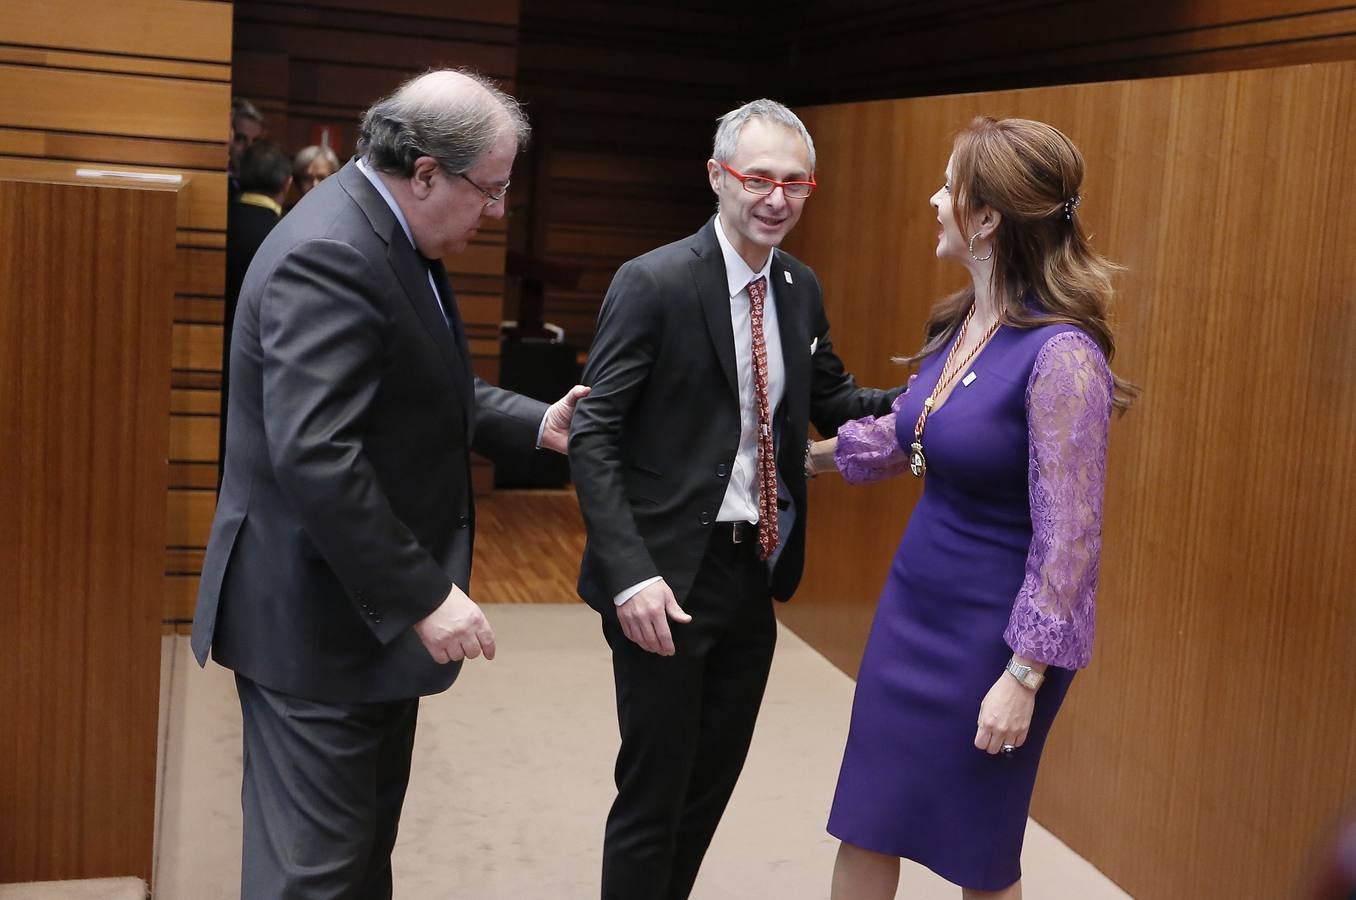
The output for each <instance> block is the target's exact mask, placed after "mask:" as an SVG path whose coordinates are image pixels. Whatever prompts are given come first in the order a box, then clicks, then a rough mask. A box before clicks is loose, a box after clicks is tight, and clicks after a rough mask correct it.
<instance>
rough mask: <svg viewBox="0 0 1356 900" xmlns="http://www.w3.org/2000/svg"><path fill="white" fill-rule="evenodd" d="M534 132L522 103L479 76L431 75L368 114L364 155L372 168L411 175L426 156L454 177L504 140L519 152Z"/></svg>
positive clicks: (447, 72)
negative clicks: (434, 160)
mask: <svg viewBox="0 0 1356 900" xmlns="http://www.w3.org/2000/svg"><path fill="white" fill-rule="evenodd" d="M529 133H530V128H529V126H528V124H527V119H526V118H525V117H524V116H523V113H522V110H521V109H520V108H519V106H518V101H516V100H514V99H513V98H512V97H510V96H509V95H508V94H506V93H504V92H503V91H501V90H499V88H497V87H495V86H494V84H493V83H492V82H490V81H489V80H488V79H485V78H483V77H481V76H480V75H477V74H475V73H473V72H467V71H458V70H453V69H439V70H435V71H432V72H425V73H424V74H423V75H419V76H417V77H415V78H412V79H410V80H409V81H407V82H405V83H404V84H402V85H401V86H400V87H399V88H397V89H396V91H395V93H393V94H391V95H390V96H388V97H383V98H382V99H381V100H378V101H377V102H376V103H374V104H373V105H372V108H371V109H369V110H368V111H367V113H366V114H365V115H364V116H363V123H362V127H361V129H360V131H359V136H358V152H359V153H360V154H362V155H364V156H365V157H366V158H367V162H368V164H369V165H370V166H372V168H374V169H376V170H378V171H381V172H386V173H387V174H391V175H399V176H402V177H409V176H411V175H412V174H413V173H414V167H415V162H416V161H417V160H418V159H419V158H420V157H425V156H427V157H432V158H433V159H436V160H437V161H438V163H439V165H440V166H442V167H443V168H444V169H445V170H446V171H448V172H452V173H464V172H467V171H469V170H470V169H472V168H473V167H474V166H475V165H476V163H477V162H478V161H479V160H480V159H481V157H483V156H484V154H485V153H486V152H487V151H488V150H489V149H490V148H491V147H493V146H494V145H495V144H496V143H497V142H498V141H499V140H500V139H501V138H504V137H505V136H511V137H512V139H513V141H514V143H515V145H516V146H517V148H519V149H521V148H522V147H523V145H525V144H526V143H527V138H528V135H529Z"/></svg>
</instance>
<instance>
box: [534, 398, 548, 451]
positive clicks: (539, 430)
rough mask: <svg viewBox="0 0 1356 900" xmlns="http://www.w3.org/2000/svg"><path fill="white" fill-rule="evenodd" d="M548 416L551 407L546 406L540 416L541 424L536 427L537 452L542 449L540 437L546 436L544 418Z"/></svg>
mask: <svg viewBox="0 0 1356 900" xmlns="http://www.w3.org/2000/svg"><path fill="white" fill-rule="evenodd" d="M550 414H551V407H549V406H548V407H547V408H546V412H544V413H542V415H541V423H540V424H539V425H537V449H538V450H540V449H542V446H541V439H542V435H544V434H546V417H547V416H549V415H550Z"/></svg>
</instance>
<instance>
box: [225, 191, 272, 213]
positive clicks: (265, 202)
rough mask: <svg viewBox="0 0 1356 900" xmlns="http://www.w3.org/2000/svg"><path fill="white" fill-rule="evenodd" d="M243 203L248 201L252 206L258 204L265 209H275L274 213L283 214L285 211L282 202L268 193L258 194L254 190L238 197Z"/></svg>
mask: <svg viewBox="0 0 1356 900" xmlns="http://www.w3.org/2000/svg"><path fill="white" fill-rule="evenodd" d="M235 199H237V200H239V201H240V202H241V203H247V204H249V205H250V206H258V207H261V208H263V209H268V210H272V211H273V215H275V216H281V215H282V213H283V209H282V204H280V203H278V201H277V200H274V199H273V198H272V197H270V196H268V195H267V194H256V193H255V192H254V191H245V193H243V194H241V195H240V196H238V197H236V198H235Z"/></svg>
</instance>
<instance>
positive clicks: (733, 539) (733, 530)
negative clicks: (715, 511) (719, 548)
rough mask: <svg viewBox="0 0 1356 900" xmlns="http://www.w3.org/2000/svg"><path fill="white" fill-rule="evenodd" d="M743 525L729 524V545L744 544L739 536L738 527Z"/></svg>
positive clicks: (737, 523)
mask: <svg viewBox="0 0 1356 900" xmlns="http://www.w3.org/2000/svg"><path fill="white" fill-rule="evenodd" d="M743 524H744V523H743V522H731V523H730V543H732V544H742V543H744V539H743V538H742V537H740V535H739V529H740V526H742V525H743Z"/></svg>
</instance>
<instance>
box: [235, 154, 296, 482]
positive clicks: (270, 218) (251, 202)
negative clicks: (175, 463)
mask: <svg viewBox="0 0 1356 900" xmlns="http://www.w3.org/2000/svg"><path fill="white" fill-rule="evenodd" d="M239 170H240V171H239V174H240V193H239V194H236V195H235V196H233V197H232V198H231V202H230V204H229V205H228V206H227V207H226V309H225V315H224V316H223V319H222V321H223V324H224V325H225V327H224V328H223V329H222V332H221V335H222V340H221V427H220V429H219V432H218V442H217V449H218V453H217V459H218V460H221V459H223V458H224V457H225V454H226V412H227V410H228V409H229V399H230V397H229V393H230V372H231V323H232V322H234V321H235V308H236V305H237V304H238V303H239V301H240V285H241V284H243V283H244V281H245V272H247V271H248V270H249V267H250V261H251V260H253V259H254V254H255V253H257V252H259V245H260V244H262V243H263V242H264V238H266V237H268V233H269V232H270V231H272V230H273V226H274V225H277V224H278V220H279V219H280V218H282V212H283V208H282V202H283V198H284V197H285V196H287V189H288V188H289V187H290V186H291V185H292V164H291V163H290V162H289V161H288V159H287V154H286V153H283V151H282V148H281V147H279V146H278V145H277V144H275V143H273V142H272V141H255V142H253V143H252V144H250V145H249V146H248V147H246V148H245V149H244V152H242V153H241V154H240V161H239ZM221 471H222V470H218V476H217V478H218V481H217V485H218V487H220V484H221V482H220V477H221Z"/></svg>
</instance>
